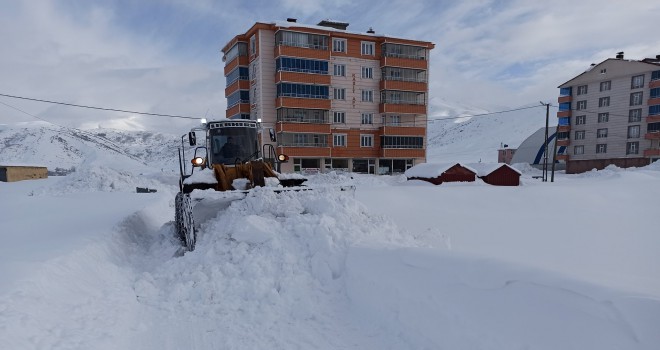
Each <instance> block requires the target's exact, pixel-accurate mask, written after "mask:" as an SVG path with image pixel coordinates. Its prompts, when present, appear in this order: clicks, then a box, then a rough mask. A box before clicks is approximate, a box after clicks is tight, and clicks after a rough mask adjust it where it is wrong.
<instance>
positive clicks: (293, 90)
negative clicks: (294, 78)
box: [277, 83, 328, 99]
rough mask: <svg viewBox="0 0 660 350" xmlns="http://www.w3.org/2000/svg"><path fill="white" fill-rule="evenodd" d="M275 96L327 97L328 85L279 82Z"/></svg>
mask: <svg viewBox="0 0 660 350" xmlns="http://www.w3.org/2000/svg"><path fill="white" fill-rule="evenodd" d="M277 97H302V98H323V99H327V98H328V87H327V86H323V85H309V84H294V83H279V84H277Z"/></svg>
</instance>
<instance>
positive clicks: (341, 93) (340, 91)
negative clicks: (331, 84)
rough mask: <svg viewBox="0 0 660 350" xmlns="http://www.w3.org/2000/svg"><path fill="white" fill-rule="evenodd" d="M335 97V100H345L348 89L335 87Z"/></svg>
mask: <svg viewBox="0 0 660 350" xmlns="http://www.w3.org/2000/svg"><path fill="white" fill-rule="evenodd" d="M333 90H334V98H335V100H345V99H346V89H344V88H334V89H333Z"/></svg>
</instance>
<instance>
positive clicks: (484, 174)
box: [468, 163, 522, 186]
mask: <svg viewBox="0 0 660 350" xmlns="http://www.w3.org/2000/svg"><path fill="white" fill-rule="evenodd" d="M468 166H469V167H470V168H471V169H474V170H476V172H477V176H478V177H479V178H480V179H481V180H483V181H484V182H485V183H487V184H489V185H494V186H519V185H520V175H522V173H521V172H520V171H518V170H517V169H515V168H513V167H511V166H510V165H508V164H505V163H471V164H468Z"/></svg>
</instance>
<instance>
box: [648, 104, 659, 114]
mask: <svg viewBox="0 0 660 350" xmlns="http://www.w3.org/2000/svg"><path fill="white" fill-rule="evenodd" d="M658 114H660V105H653V106H649V115H658Z"/></svg>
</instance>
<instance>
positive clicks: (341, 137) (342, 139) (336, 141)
mask: <svg viewBox="0 0 660 350" xmlns="http://www.w3.org/2000/svg"><path fill="white" fill-rule="evenodd" d="M332 145H333V146H335V147H346V134H332Z"/></svg>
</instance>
